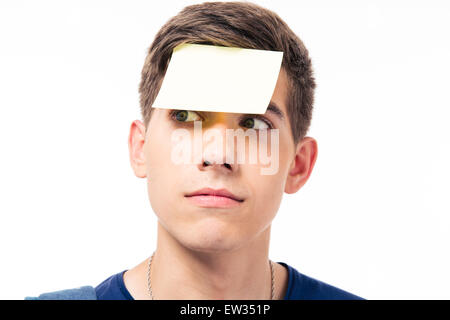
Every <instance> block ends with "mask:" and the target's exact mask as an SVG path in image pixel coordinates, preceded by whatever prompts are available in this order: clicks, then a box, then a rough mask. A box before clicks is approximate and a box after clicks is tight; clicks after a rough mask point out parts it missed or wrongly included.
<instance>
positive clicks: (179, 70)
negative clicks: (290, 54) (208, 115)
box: [152, 44, 283, 114]
mask: <svg viewBox="0 0 450 320" xmlns="http://www.w3.org/2000/svg"><path fill="white" fill-rule="evenodd" d="M282 59H283V52H282V51H268V50H256V49H244V48H232V47H221V46H212V45H203V44H182V45H179V46H177V47H176V48H174V50H173V52H172V57H171V60H170V62H169V65H168V67H167V72H166V75H165V77H164V80H163V83H162V86H161V89H160V91H159V93H158V95H157V97H156V99H155V102H154V103H153V105H152V107H154V108H163V109H179V110H194V111H211V112H235V113H255V114H264V113H265V112H266V109H267V106H268V105H269V103H270V99H271V98H272V95H273V92H274V90H275V85H276V83H277V79H278V75H279V72H280V68H281V62H282Z"/></svg>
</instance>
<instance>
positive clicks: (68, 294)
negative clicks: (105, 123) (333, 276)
mask: <svg viewBox="0 0 450 320" xmlns="http://www.w3.org/2000/svg"><path fill="white" fill-rule="evenodd" d="M184 43H191V44H208V45H217V46H224V47H239V48H248V49H260V50H271V51H282V52H283V53H284V55H283V60H282V65H281V70H280V72H279V75H278V79H277V82H276V86H275V90H274V92H273V95H272V99H271V107H270V108H268V109H267V111H266V113H265V114H262V115H259V116H255V115H248V114H241V113H228V112H200V111H194V110H177V109H174V110H169V109H161V108H153V107H152V104H153V102H154V101H155V98H156V96H157V94H158V91H159V89H160V88H161V84H162V80H163V78H164V75H165V72H166V69H167V65H168V62H169V59H170V54H171V53H172V50H173V49H174V48H175V47H176V46H178V45H180V44H184ZM314 88H315V80H314V78H313V71H312V67H311V60H310V58H309V56H308V51H307V49H306V48H305V46H304V45H303V43H302V42H301V40H300V39H299V38H298V37H297V36H296V35H295V34H294V33H293V32H292V31H291V29H290V28H289V27H288V26H287V25H286V23H285V22H284V21H283V20H282V19H281V18H280V17H279V16H278V15H276V14H275V13H273V12H271V11H269V10H267V9H264V8H262V7H260V6H257V5H255V4H252V3H248V2H245V3H244V2H209V3H203V4H198V5H192V6H188V7H186V8H184V9H183V10H182V11H181V12H180V13H179V14H178V15H176V16H175V17H173V18H172V19H170V20H169V21H168V22H167V23H166V24H165V25H164V26H163V27H162V28H161V30H160V31H159V32H158V34H157V35H156V37H155V39H154V42H153V44H152V45H151V46H150V48H149V52H148V55H147V58H146V60H145V64H144V67H143V70H142V79H141V84H140V88H139V91H140V97H141V98H140V104H141V112H142V116H143V122H141V121H139V120H136V121H134V122H133V123H132V125H131V129H130V135H129V141H128V142H129V152H130V161H131V165H132V168H133V170H134V173H135V175H136V176H137V177H139V178H146V179H147V185H148V195H149V199H150V203H151V207H152V209H153V211H154V212H155V214H156V215H157V216H158V227H157V245H156V250H155V252H154V254H153V255H152V256H151V257H149V258H148V259H146V260H144V261H142V262H141V263H139V264H138V265H137V266H135V267H133V268H131V269H129V270H125V271H122V272H119V273H117V274H115V275H113V276H111V277H109V278H107V279H106V280H105V281H103V282H102V283H100V284H99V285H97V286H96V287H95V288H93V287H90V286H87V287H83V288H81V289H71V290H65V291H61V292H62V293H61V292H57V293H53V295H52V293H48V294H44V295H41V296H40V297H39V298H40V299H52V298H53V299H64V298H68V299H70V298H72V299H80V298H87V299H128V300H132V299H136V300H138V299H175V300H178V299H194V300H195V299H205V300H211V299H225V300H228V299H238V300H240V299H278V300H280V299H361V298H360V297H358V296H356V295H353V294H351V293H348V292H346V291H343V290H341V289H338V288H336V287H333V286H331V285H328V284H326V283H324V282H321V281H319V280H316V279H313V278H310V277H308V276H306V275H303V274H301V273H300V272H298V271H297V270H296V269H295V268H293V267H291V266H289V265H288V264H286V263H283V262H278V263H276V262H273V261H271V260H270V259H269V257H268V251H269V242H270V231H271V223H272V220H273V219H274V218H275V216H276V214H277V211H278V209H279V206H280V202H281V199H282V196H283V193H288V194H292V193H295V192H297V191H298V190H299V189H300V188H301V187H302V186H303V185H304V184H305V183H306V181H307V180H308V178H309V176H310V174H311V172H312V169H313V167H314V163H315V161H316V158H317V142H316V141H315V140H314V139H313V138H311V137H306V136H305V135H306V132H307V131H308V128H309V125H310V122H311V116H312V108H313V97H314ZM193 121H201V122H202V123H203V126H204V127H208V128H214V129H218V130H219V131H220V132H223V133H225V130H226V129H229V128H232V129H237V128H242V129H257V130H258V128H267V129H269V131H270V130H272V129H278V134H279V149H278V151H277V152H279V154H278V162H279V163H278V170H277V172H276V173H275V174H272V175H261V173H260V169H261V168H262V167H263V165H262V164H260V163H256V164H248V163H227V161H226V160H225V159H215V158H213V157H209V156H208V155H205V154H202V155H201V162H200V163H188V164H181V165H180V164H174V163H173V161H171V156H172V154H171V152H172V143H171V139H170V137H171V133H172V132H173V131H174V130H177V129H180V128H184V129H187V130H188V131H190V132H192V131H193V128H194V126H193ZM261 126H262V127H261ZM217 160H222V161H217ZM204 188H206V189H204ZM208 188H209V189H208ZM202 189H203V190H202ZM225 189H226V191H227V192H228V194H227V195H225V194H223V193H222V194H220V195H219V194H218V192H220V191H224V190H225ZM199 190H200V191H199ZM196 191H199V192H198V193H197V194H195V192H196ZM230 197H231V198H233V199H234V200H232V199H230ZM83 290H84V291H83ZM29 299H32V298H29ZM34 299H36V298H34Z"/></svg>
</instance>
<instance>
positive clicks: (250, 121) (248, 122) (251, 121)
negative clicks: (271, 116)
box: [244, 118, 254, 127]
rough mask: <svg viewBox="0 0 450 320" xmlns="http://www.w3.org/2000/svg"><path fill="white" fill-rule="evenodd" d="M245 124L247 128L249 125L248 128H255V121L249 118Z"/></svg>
mask: <svg viewBox="0 0 450 320" xmlns="http://www.w3.org/2000/svg"><path fill="white" fill-rule="evenodd" d="M244 124H245V125H246V126H247V125H248V126H250V127H253V124H254V121H253V119H252V118H248V119H247V120H245V122H244Z"/></svg>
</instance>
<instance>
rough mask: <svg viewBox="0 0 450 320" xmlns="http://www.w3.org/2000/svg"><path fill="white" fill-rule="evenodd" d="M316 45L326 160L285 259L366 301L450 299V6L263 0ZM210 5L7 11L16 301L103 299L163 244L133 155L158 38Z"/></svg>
mask: <svg viewBox="0 0 450 320" xmlns="http://www.w3.org/2000/svg"><path fill="white" fill-rule="evenodd" d="M255 2H256V3H258V4H261V5H262V6H264V7H266V8H268V9H272V10H274V11H275V12H276V13H278V14H279V15H280V16H281V17H282V18H283V19H284V20H285V21H286V22H287V23H288V24H289V26H290V27H291V29H292V30H294V32H296V33H297V35H298V36H299V37H300V38H301V39H302V40H303V41H304V43H305V45H306V46H307V48H308V49H309V52H310V55H311V57H312V60H313V66H314V70H315V76H316V79H317V84H318V86H317V91H316V103H315V110H314V115H313V122H312V126H311V129H310V131H309V133H308V135H309V136H312V137H314V138H316V139H317V141H318V146H319V154H318V159H317V162H316V166H315V168H314V171H313V173H312V175H311V177H310V180H309V181H308V182H307V184H306V185H305V186H304V187H303V188H302V189H301V190H300V191H299V192H298V193H297V194H294V195H288V194H285V195H284V198H283V201H282V205H281V208H280V210H279V212H278V215H277V217H276V218H275V220H274V223H273V226H272V230H273V231H272V237H271V247H270V258H271V259H272V260H274V261H283V262H286V263H288V264H290V265H292V266H294V267H295V268H297V269H298V270H299V271H300V272H303V273H305V274H307V275H309V276H312V277H314V278H317V279H319V280H322V281H324V282H327V283H330V284H332V285H334V286H337V287H340V288H342V289H344V290H347V291H350V292H352V293H355V294H358V295H360V296H362V297H364V298H367V299H450V293H449V291H448V288H449V287H450V275H449V273H448V270H450V258H449V254H448V252H449V244H450V218H449V214H450V205H449V200H448V197H447V196H448V193H449V192H448V190H449V180H450V169H449V167H448V165H449V163H450V142H449V138H450V130H449V129H448V127H446V126H447V125H448V122H449V120H450V118H449V115H450V114H449V107H450V103H449V100H450V99H449V95H448V87H449V84H448V82H449V80H448V79H449V74H450V63H449V61H448V59H449V57H450V44H449V35H448V30H450V19H449V17H450V7H449V5H448V2H444V1H441V2H438V1H421V2H418V1H339V2H337V1H316V0H315V1H295V2H294V1H279V0H277V1H255ZM194 3H199V2H193V1H170V2H169V1H159V2H156V1H149V0H147V1H110V0H109V1H92V0H90V1H17V0H15V1H4V0H1V1H0V35H1V36H0V146H1V158H0V192H1V194H0V197H1V198H0V214H1V216H0V250H1V252H0V259H1V260H0V262H1V263H0V271H1V272H0V283H1V286H0V298H3V299H23V297H25V296H31V295H38V294H40V293H43V292H48V291H53V290H60V289H67V288H72V287H77V286H81V285H93V286H95V285H97V284H99V283H100V282H101V281H103V280H104V279H106V278H107V277H109V276H110V275H112V274H114V273H117V272H120V271H122V270H124V269H129V268H132V267H134V266H135V265H136V264H138V263H139V262H141V261H143V260H144V259H145V258H146V257H148V256H149V255H150V254H151V253H152V252H153V250H154V248H155V245H156V217H155V215H154V213H153V212H152V209H151V207H150V203H149V200H148V197H147V189H146V183H145V180H144V179H138V178H136V177H135V176H134V174H133V172H132V170H131V166H130V164H129V158H128V146H127V138H128V132H129V127H130V124H131V122H132V121H133V120H134V119H140V113H139V100H138V99H139V96H138V85H139V81H140V72H141V68H142V66H143V63H144V58H145V55H146V51H147V49H148V47H149V46H150V44H151V42H152V41H153V37H154V35H155V34H156V32H157V31H158V30H159V28H160V27H161V26H162V25H163V24H164V23H165V22H166V21H167V20H168V19H169V18H170V17H172V16H174V15H175V14H176V13H178V12H179V11H180V10H181V9H182V8H183V7H184V6H186V5H189V4H194Z"/></svg>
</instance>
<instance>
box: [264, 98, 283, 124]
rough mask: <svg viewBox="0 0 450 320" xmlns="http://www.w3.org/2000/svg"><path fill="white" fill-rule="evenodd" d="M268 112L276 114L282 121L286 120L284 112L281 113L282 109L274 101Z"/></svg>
mask: <svg viewBox="0 0 450 320" xmlns="http://www.w3.org/2000/svg"><path fill="white" fill-rule="evenodd" d="M267 111H270V112H272V113H273V114H275V115H276V116H277V117H278V118H279V119H280V120H281V121H283V120H284V119H285V117H284V113H283V111H281V109H280V108H279V107H278V106H277V105H276V104H275V102H273V101H270V103H269V106H268V107H267Z"/></svg>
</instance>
